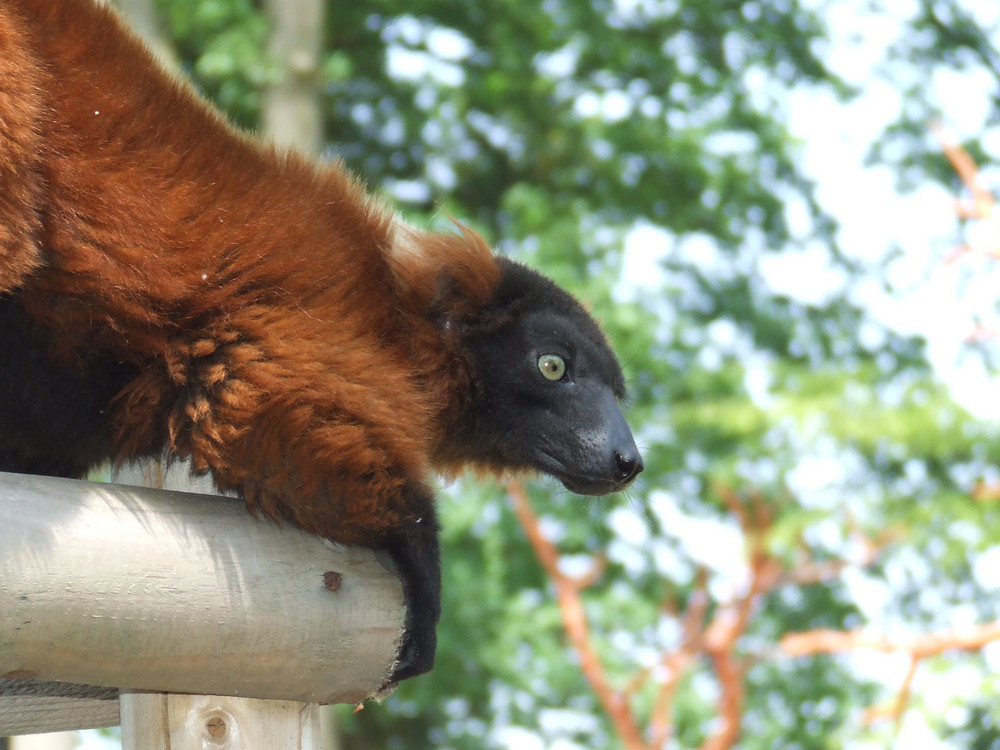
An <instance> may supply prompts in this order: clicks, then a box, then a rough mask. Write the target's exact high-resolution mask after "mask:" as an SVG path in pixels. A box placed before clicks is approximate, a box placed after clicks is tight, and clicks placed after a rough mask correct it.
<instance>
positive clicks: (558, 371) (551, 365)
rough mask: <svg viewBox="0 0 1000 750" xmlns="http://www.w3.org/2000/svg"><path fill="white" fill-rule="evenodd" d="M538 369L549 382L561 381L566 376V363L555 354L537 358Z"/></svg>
mask: <svg viewBox="0 0 1000 750" xmlns="http://www.w3.org/2000/svg"><path fill="white" fill-rule="evenodd" d="M538 369H539V370H540V371H541V373H542V375H544V376H545V377H546V378H548V379H549V380H562V378H563V375H565V374H566V363H565V362H564V361H563V358H562V357H560V356H558V355H555V354H543V355H542V356H541V357H539V358H538Z"/></svg>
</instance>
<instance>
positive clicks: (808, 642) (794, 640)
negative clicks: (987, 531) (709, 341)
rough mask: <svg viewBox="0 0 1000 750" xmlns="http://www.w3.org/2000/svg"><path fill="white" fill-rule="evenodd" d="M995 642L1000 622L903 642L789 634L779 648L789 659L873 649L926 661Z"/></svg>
mask: <svg viewBox="0 0 1000 750" xmlns="http://www.w3.org/2000/svg"><path fill="white" fill-rule="evenodd" d="M994 641H1000V621H998V622H992V623H987V624H985V625H980V626H978V627H974V628H970V629H966V630H952V631H944V632H941V633H929V634H926V635H917V636H912V637H910V638H901V639H892V638H890V637H888V636H885V635H870V634H868V633H863V632H861V631H842V630H809V631H805V632H803V633H789V634H788V635H786V636H785V637H784V638H782V639H781V643H780V644H779V645H780V646H781V648H782V649H783V650H784V652H785V653H786V654H788V655H789V656H807V655H812V654H835V653H844V652H846V651H857V650H859V649H872V650H875V651H881V652H882V653H887V654H888V653H898V652H903V653H907V654H910V655H911V656H913V658H915V659H924V658H926V657H928V656H936V655H938V654H941V653H944V652H945V651H955V650H958V651H974V650H977V649H980V648H982V647H983V646H985V645H987V644H988V643H993V642H994Z"/></svg>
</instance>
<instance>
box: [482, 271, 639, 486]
mask: <svg viewBox="0 0 1000 750" xmlns="http://www.w3.org/2000/svg"><path fill="white" fill-rule="evenodd" d="M501 267H502V269H503V272H504V280H503V282H502V283H501V285H500V289H499V291H498V294H497V299H496V305H495V307H494V306H491V307H492V310H491V312H489V313H488V314H487V316H486V317H485V318H484V321H483V323H482V324H481V325H473V326H470V327H469V329H468V330H467V332H466V334H465V336H464V338H465V339H466V342H465V343H466V346H467V348H468V349H469V350H471V351H472V352H473V356H474V363H475V368H476V373H475V374H476V381H477V392H476V394H475V396H474V401H473V404H472V405H471V408H470V410H469V413H468V415H467V417H468V420H467V422H466V429H465V430H462V432H463V433H465V434H464V436H463V438H464V439H465V440H466V441H467V445H466V446H465V449H466V450H467V451H469V452H474V453H477V454H479V455H476V456H474V457H475V458H477V459H479V460H483V461H486V462H487V463H491V464H493V465H502V466H508V467H511V468H532V469H537V470H540V471H543V472H545V473H547V474H551V475H552V476H554V477H556V478H557V479H559V480H560V481H562V483H563V484H564V485H565V486H566V487H567V489H569V490H571V491H573V492H577V493H580V494H585V495H603V494H607V493H609V492H617V491H619V490H622V489H624V488H625V487H627V486H628V485H629V484H630V483H631V482H632V480H633V479H635V478H636V476H638V474H639V472H641V471H642V468H643V466H642V457H641V456H640V455H639V451H638V449H637V448H636V446H635V441H634V439H633V438H632V433H631V431H630V430H629V427H628V425H627V424H626V422H625V418H624V417H623V416H622V413H621V410H620V408H619V406H618V401H619V399H621V398H624V396H625V387H624V381H623V378H622V373H621V368H620V367H619V365H618V361H617V360H616V359H615V356H614V354H613V353H612V352H611V350H610V348H609V347H608V345H607V343H606V341H605V339H604V336H603V334H602V333H601V332H600V330H599V329H598V327H597V324H596V323H595V322H594V320H593V318H591V317H590V316H589V315H588V314H587V313H586V311H585V310H584V309H583V308H582V307H581V306H580V304H579V303H578V302H577V301H576V300H574V299H573V298H572V297H571V296H570V295H569V294H567V293H566V292H565V291H563V290H562V289H560V288H559V287H557V286H556V285H555V284H553V283H552V282H551V281H549V280H548V279H546V278H544V277H542V276H540V275H538V274H536V273H535V272H534V271H531V270H529V269H527V268H525V267H523V266H520V265H517V264H514V263H512V262H510V261H506V260H505V261H503V262H502V263H501Z"/></svg>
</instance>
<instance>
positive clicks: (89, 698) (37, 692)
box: [0, 680, 118, 736]
mask: <svg viewBox="0 0 1000 750" xmlns="http://www.w3.org/2000/svg"><path fill="white" fill-rule="evenodd" d="M117 723H118V689H117V688H98V687H93V686H90V685H70V684H67V683H62V682H39V681H38V680H0V736H2V735H11V734H33V733H36V732H59V731H64V730H70V729H93V728H95V727H111V726H114V725H115V724H117Z"/></svg>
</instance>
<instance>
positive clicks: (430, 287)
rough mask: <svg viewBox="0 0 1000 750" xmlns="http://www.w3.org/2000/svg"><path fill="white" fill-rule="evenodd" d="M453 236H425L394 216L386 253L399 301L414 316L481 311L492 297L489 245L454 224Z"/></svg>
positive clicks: (496, 276) (495, 271) (493, 267)
mask: <svg viewBox="0 0 1000 750" xmlns="http://www.w3.org/2000/svg"><path fill="white" fill-rule="evenodd" d="M455 224H456V226H457V227H458V229H459V233H458V234H445V233H442V232H427V231H424V230H421V229H417V228H416V227H412V226H410V225H408V224H406V223H405V222H403V221H402V220H401V219H399V218H398V217H397V218H396V219H395V220H394V222H393V225H392V227H391V229H390V244H389V249H388V252H387V254H386V256H387V260H388V263H389V268H390V270H391V271H392V275H393V279H394V281H395V283H396V287H397V290H398V292H399V294H400V297H402V298H403V300H404V301H405V304H407V305H408V306H411V307H412V308H413V309H414V310H416V311H419V312H426V311H432V312H433V311H434V310H445V309H447V310H449V311H450V313H451V315H452V317H456V316H460V315H462V314H463V313H464V312H465V311H466V309H467V310H469V311H471V310H475V309H477V308H481V307H482V306H483V305H485V304H486V303H487V302H489V300H490V298H491V297H492V296H493V292H494V290H495V288H496V285H497V284H498V283H499V281H500V269H499V267H498V266H497V262H496V258H495V257H494V256H493V253H492V251H491V250H490V248H489V245H487V244H486V241H485V240H484V239H483V238H482V237H480V236H479V235H478V234H477V233H476V232H474V231H472V230H471V229H469V228H468V227H465V226H463V225H461V224H459V223H457V222H456V223H455Z"/></svg>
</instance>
